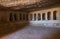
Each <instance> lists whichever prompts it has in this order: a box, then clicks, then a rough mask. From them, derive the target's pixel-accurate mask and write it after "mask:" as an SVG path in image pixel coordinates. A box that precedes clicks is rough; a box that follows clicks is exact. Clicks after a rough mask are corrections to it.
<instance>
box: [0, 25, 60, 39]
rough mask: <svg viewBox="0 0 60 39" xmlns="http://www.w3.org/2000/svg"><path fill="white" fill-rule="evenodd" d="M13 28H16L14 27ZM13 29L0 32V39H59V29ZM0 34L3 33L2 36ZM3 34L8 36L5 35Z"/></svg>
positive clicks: (28, 27) (38, 27)
mask: <svg viewBox="0 0 60 39" xmlns="http://www.w3.org/2000/svg"><path fill="white" fill-rule="evenodd" d="M0 27H1V26H0ZM15 28H18V27H16V26H15ZM15 28H14V29H15ZM8 29H9V28H8ZM8 29H6V30H8ZM14 29H13V30H12V29H10V31H5V30H4V31H0V36H1V37H0V39H60V28H52V27H40V26H25V27H24V28H22V29H18V30H15V31H14ZM12 31H14V32H12ZM1 32H4V35H3V33H1ZM8 32H10V33H8ZM5 33H8V34H6V35H5Z"/></svg>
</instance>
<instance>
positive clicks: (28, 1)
mask: <svg viewBox="0 0 60 39" xmlns="http://www.w3.org/2000/svg"><path fill="white" fill-rule="evenodd" d="M56 3H60V0H0V5H1V6H3V7H5V8H10V9H14V10H17V9H21V8H31V7H38V6H39V7H43V6H47V5H48V6H49V5H50V6H51V5H52V4H56Z"/></svg>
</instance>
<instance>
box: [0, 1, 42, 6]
mask: <svg viewBox="0 0 60 39" xmlns="http://www.w3.org/2000/svg"><path fill="white" fill-rule="evenodd" d="M39 1H41V0H0V4H1V5H2V6H5V7H11V6H17V5H25V4H26V5H27V4H33V3H35V2H39Z"/></svg>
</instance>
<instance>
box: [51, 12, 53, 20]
mask: <svg viewBox="0 0 60 39" xmlns="http://www.w3.org/2000/svg"><path fill="white" fill-rule="evenodd" d="M51 20H53V12H51Z"/></svg>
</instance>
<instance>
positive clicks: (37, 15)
mask: <svg viewBox="0 0 60 39" xmlns="http://www.w3.org/2000/svg"><path fill="white" fill-rule="evenodd" d="M36 20H37V21H38V13H37V14H36Z"/></svg>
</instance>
